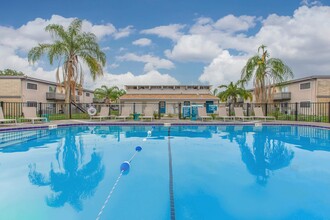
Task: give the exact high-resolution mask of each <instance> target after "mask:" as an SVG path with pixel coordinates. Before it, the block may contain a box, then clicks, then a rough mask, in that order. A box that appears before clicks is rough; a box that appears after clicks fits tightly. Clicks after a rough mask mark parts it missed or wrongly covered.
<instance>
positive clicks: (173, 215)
mask: <svg viewBox="0 0 330 220" xmlns="http://www.w3.org/2000/svg"><path fill="white" fill-rule="evenodd" d="M170 138H171V128H170V127H169V128H168V148H167V149H168V165H169V192H170V211H171V213H170V216H171V220H175V206H174V191H173V169H172V152H171V143H170Z"/></svg>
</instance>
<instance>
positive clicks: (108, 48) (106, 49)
mask: <svg viewBox="0 0 330 220" xmlns="http://www.w3.org/2000/svg"><path fill="white" fill-rule="evenodd" d="M101 49H102V50H103V51H109V50H110V49H111V48H110V47H102V48H101Z"/></svg>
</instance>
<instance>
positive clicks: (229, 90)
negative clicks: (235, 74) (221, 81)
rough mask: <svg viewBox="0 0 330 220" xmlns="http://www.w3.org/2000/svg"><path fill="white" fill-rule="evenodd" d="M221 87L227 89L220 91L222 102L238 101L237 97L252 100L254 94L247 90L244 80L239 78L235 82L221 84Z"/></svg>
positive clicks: (219, 95)
mask: <svg viewBox="0 0 330 220" xmlns="http://www.w3.org/2000/svg"><path fill="white" fill-rule="evenodd" d="M218 88H219V89H225V90H224V91H222V92H220V93H218V97H219V98H220V100H221V101H222V102H226V101H228V100H231V101H232V102H233V103H236V102H237V98H239V97H241V98H243V99H244V100H246V99H250V100H252V94H251V93H250V92H249V91H247V90H245V88H244V86H243V81H241V80H239V81H237V82H236V83H235V84H234V83H233V82H230V83H229V84H228V85H220V86H219V87H218Z"/></svg>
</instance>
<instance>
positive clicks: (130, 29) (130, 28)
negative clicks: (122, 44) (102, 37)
mask: <svg viewBox="0 0 330 220" xmlns="http://www.w3.org/2000/svg"><path fill="white" fill-rule="evenodd" d="M133 32H134V29H133V26H132V25H129V26H127V27H125V28H120V29H119V30H118V31H117V32H116V33H114V38H115V39H120V38H123V37H128V36H129V35H130V34H131V33H133Z"/></svg>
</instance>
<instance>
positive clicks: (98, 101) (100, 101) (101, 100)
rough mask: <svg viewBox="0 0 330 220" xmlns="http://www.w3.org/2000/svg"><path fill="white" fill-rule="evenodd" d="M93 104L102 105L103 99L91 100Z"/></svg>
mask: <svg viewBox="0 0 330 220" xmlns="http://www.w3.org/2000/svg"><path fill="white" fill-rule="evenodd" d="M93 103H104V99H98V98H93Z"/></svg>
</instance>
